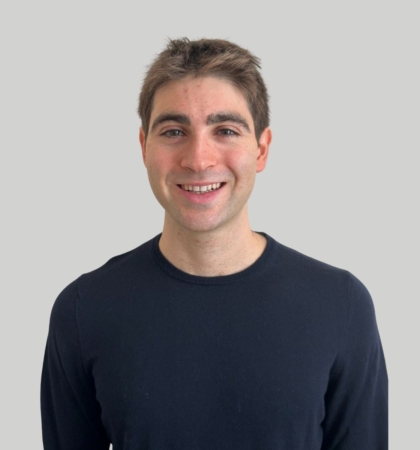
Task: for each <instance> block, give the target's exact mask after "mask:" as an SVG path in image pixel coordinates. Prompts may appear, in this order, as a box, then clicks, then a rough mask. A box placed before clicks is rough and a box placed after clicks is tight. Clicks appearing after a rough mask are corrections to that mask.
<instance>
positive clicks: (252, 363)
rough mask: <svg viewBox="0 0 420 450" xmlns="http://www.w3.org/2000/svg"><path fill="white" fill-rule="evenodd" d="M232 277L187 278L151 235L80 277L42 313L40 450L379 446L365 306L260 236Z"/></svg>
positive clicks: (381, 370)
mask: <svg viewBox="0 0 420 450" xmlns="http://www.w3.org/2000/svg"><path fill="white" fill-rule="evenodd" d="M265 236H266V238H267V246H266V248H265V251H264V253H263V254H262V256H261V257H260V258H259V259H258V260H257V261H256V262H255V263H254V264H253V265H252V266H251V267H249V268H247V269H245V270H244V271H242V272H239V273H236V274H232V275H228V276H218V277H200V276H193V275H189V274H187V273H185V272H182V271H180V270H179V269H177V268H176V267H174V266H173V265H172V264H170V263H169V262H168V261H167V260H166V259H165V258H164V256H163V255H162V254H161V252H160V250H159V246H158V242H159V236H156V237H155V238H154V239H152V240H150V241H149V242H146V243H145V244H143V245H141V246H139V247H137V248H135V249H134V250H132V251H130V252H127V253H125V254H123V255H120V256H116V257H114V258H112V259H110V260H109V261H108V262H107V263H106V264H105V265H103V266H102V267H100V268H99V269H96V270H94V271H92V272H90V273H86V274H83V275H82V276H80V277H79V278H78V279H77V280H75V281H73V282H72V283H71V284H69V285H68V286H67V287H66V288H65V289H64V290H63V291H62V292H61V293H60V295H59V296H58V298H57V300H56V301H55V304H54V306H53V309H52V313H51V321H50V329H49V335H48V340H47V346H46V351H45V359H44V366H43V371H42V379H41V412H42V425H43V440H44V448H45V449H46V450H105V449H109V446H110V443H112V444H113V448H114V450H146V449H147V450H251V449H252V450H386V449H387V448H388V445H387V374H386V368H385V362H384V357H383V352H382V347H381V342H380V338H379V334H378V329H377V325H376V320H375V312H374V307H373V304H372V300H371V297H370V295H369V293H368V291H367V290H366V288H365V286H364V285H363V284H362V283H361V282H360V281H359V280H358V279H357V278H356V277H355V276H354V275H352V274H351V273H349V272H348V271H346V270H342V269H338V268H336V267H333V266H330V265H327V264H325V263H322V262H320V261H317V260H315V259H313V258H310V257H308V256H305V255H303V254H301V253H299V252H297V251H295V250H293V249H290V248H288V247H286V246H284V245H282V244H280V243H278V242H276V241H275V240H273V239H272V238H271V237H269V236H267V235H265Z"/></svg>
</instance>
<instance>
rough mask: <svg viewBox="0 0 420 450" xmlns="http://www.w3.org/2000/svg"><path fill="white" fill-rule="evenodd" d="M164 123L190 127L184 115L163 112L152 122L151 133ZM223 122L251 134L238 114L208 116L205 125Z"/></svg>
mask: <svg viewBox="0 0 420 450" xmlns="http://www.w3.org/2000/svg"><path fill="white" fill-rule="evenodd" d="M164 122H177V123H182V124H184V125H191V120H190V118H189V117H188V116H187V115H186V114H181V113H172V112H163V113H161V114H159V115H158V116H157V117H156V119H155V120H154V121H153V124H152V127H151V131H153V130H155V129H156V127H157V126H159V125H160V124H162V123H164ZM223 122H233V123H236V124H238V125H240V126H241V127H243V128H244V129H245V130H246V131H248V133H250V132H251V129H250V127H249V125H248V122H247V121H246V120H245V118H244V117H242V116H241V115H240V114H237V113H234V112H230V111H222V112H218V113H214V114H210V115H209V116H207V120H206V125H217V124H219V123H223Z"/></svg>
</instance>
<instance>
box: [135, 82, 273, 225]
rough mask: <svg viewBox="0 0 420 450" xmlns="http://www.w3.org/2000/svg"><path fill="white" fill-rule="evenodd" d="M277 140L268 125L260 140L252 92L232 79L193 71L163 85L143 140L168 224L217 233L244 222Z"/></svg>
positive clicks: (158, 92) (150, 171)
mask: <svg viewBox="0 0 420 450" xmlns="http://www.w3.org/2000/svg"><path fill="white" fill-rule="evenodd" d="M270 141H271V132H270V130H269V129H268V128H267V129H266V130H264V131H263V133H262V135H261V138H260V141H259V142H257V141H256V138H255V132H254V122H253V119H252V116H251V113H250V111H249V109H248V105H247V102H246V100H245V97H244V96H243V94H242V93H241V92H240V91H239V90H238V89H237V88H236V87H234V86H233V85H232V84H231V83H229V82H228V81H225V80H221V79H218V78H214V77H204V78H190V77H188V78H184V79H182V80H179V81H172V82H170V83H168V84H166V85H164V86H163V87H161V88H160V89H158V90H157V92H156V93H155V97H154V103H153V109H152V113H151V117H150V128H149V133H148V135H147V139H145V133H144V130H142V129H141V130H140V142H141V146H142V151H143V160H144V164H145V166H146V168H147V172H148V176H149V181H150V185H151V187H152V190H153V193H154V194H155V196H156V198H157V200H158V201H159V203H160V204H161V205H162V206H163V208H164V209H165V211H166V216H165V225H167V226H168V225H169V226H172V227H182V228H184V229H187V230H190V231H212V230H215V229H219V228H220V227H223V226H228V225H233V226H238V225H241V224H243V223H245V222H246V221H247V211H246V204H247V201H248V198H249V196H250V194H251V191H252V188H253V186H254V181H255V175H256V173H257V172H260V171H262V170H263V169H264V167H265V164H266V161H267V154H268V147H269V144H270ZM244 221H245V222H244ZM246 223H247V222H246ZM178 229H179V228H178Z"/></svg>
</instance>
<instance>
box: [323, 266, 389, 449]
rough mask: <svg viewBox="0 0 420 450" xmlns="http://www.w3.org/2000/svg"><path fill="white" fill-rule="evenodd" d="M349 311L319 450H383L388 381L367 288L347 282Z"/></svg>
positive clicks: (333, 372)
mask: <svg viewBox="0 0 420 450" xmlns="http://www.w3.org/2000/svg"><path fill="white" fill-rule="evenodd" d="M349 293H350V306H349V314H348V323H347V330H346V333H345V337H344V342H343V345H342V349H341V352H340V354H339V355H338V357H337V359H336V361H335V363H334V366H333V368H332V370H331V375H330V381H329V385H328V390H327V393H326V396H325V419H324V422H323V428H324V440H323V446H322V450H387V449H388V377H387V372H386V366H385V360H384V355H383V351H382V345H381V341H380V337H379V333H378V328H377V325H376V319H375V311H374V307H373V303H372V299H371V296H370V294H369V292H368V291H367V289H366V287H365V286H364V285H363V284H362V283H361V282H360V281H359V280H358V279H357V278H356V277H354V276H353V275H351V274H350V279H349Z"/></svg>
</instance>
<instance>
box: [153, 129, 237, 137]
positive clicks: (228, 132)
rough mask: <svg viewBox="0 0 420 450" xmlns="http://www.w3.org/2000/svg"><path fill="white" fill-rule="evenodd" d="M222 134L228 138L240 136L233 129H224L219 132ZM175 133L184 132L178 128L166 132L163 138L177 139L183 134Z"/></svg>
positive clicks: (218, 131)
mask: <svg viewBox="0 0 420 450" xmlns="http://www.w3.org/2000/svg"><path fill="white" fill-rule="evenodd" d="M220 132H223V133H221V134H222V135H223V136H227V137H235V136H239V133H237V132H236V131H234V130H232V129H231V128H222V129H220V130H217V133H218V134H219V133H220ZM173 133H182V134H184V133H183V131H181V130H178V129H177V128H175V129H173V130H167V131H165V132H163V133H162V136H166V137H168V138H177V137H180V136H181V134H173Z"/></svg>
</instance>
